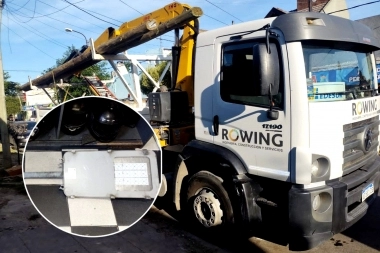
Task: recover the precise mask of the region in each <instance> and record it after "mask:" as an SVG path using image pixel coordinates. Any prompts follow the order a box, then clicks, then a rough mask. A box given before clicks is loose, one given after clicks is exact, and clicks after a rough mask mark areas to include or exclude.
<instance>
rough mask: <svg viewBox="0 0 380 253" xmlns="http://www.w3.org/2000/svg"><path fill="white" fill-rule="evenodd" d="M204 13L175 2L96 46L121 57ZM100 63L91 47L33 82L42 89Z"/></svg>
mask: <svg viewBox="0 0 380 253" xmlns="http://www.w3.org/2000/svg"><path fill="white" fill-rule="evenodd" d="M202 14H203V12H202V10H201V9H200V8H198V7H193V8H190V7H189V6H188V5H186V4H180V3H177V2H174V3H172V4H169V5H166V6H165V7H164V8H161V9H159V10H156V11H154V12H152V13H149V14H147V15H144V16H142V17H140V18H137V19H135V20H132V21H130V22H126V23H124V24H122V25H121V26H120V27H119V28H118V29H113V28H108V29H107V30H106V31H104V32H103V33H102V35H100V36H99V37H98V38H97V39H96V41H95V43H94V44H95V45H94V47H95V50H96V52H97V53H98V54H118V53H120V52H123V51H125V50H127V49H130V48H132V47H135V46H138V45H140V44H143V43H145V42H147V41H149V40H152V39H154V38H156V37H158V36H160V35H162V34H164V33H167V32H169V31H171V30H174V29H177V28H183V27H184V26H186V25H187V24H190V25H191V24H192V21H193V20H195V19H197V18H198V17H200V16H201V15H202ZM97 62H98V60H94V59H92V57H91V49H90V48H88V49H87V50H86V51H84V52H83V53H82V54H81V55H79V56H78V57H75V58H73V59H71V60H69V61H67V62H66V63H64V64H63V65H61V66H58V67H57V68H56V69H54V70H52V71H50V72H48V73H46V74H44V75H43V76H41V77H38V78H36V79H34V80H32V81H31V83H32V84H33V85H34V86H37V87H39V88H43V87H47V86H49V85H50V84H51V83H53V82H54V80H56V81H58V80H59V79H63V78H66V77H68V76H70V75H72V74H74V73H77V72H80V71H81V70H83V69H85V68H87V67H89V66H91V65H93V64H96V63H97ZM20 89H21V90H24V91H27V90H30V89H31V86H30V83H26V84H24V85H22V86H21V87H20Z"/></svg>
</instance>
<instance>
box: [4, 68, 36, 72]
mask: <svg viewBox="0 0 380 253" xmlns="http://www.w3.org/2000/svg"><path fill="white" fill-rule="evenodd" d="M4 71H6V72H37V73H41V71H37V70H28V69H4Z"/></svg>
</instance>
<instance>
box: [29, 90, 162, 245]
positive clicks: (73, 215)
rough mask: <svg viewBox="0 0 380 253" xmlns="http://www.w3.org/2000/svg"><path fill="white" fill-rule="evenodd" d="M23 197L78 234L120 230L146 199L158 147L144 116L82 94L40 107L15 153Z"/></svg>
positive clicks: (154, 178) (154, 188)
mask: <svg viewBox="0 0 380 253" xmlns="http://www.w3.org/2000/svg"><path fill="white" fill-rule="evenodd" d="M23 177H24V183H25V187H26V189H27V192H28V195H29V198H30V200H31V201H32V202H33V204H34V206H35V207H36V209H37V210H38V211H39V212H40V214H41V215H42V216H43V217H44V218H45V219H47V220H48V221H49V222H50V223H52V224H53V225H55V226H56V227H58V228H60V229H61V230H64V231H66V232H69V233H72V234H75V235H80V236H89V237H96V236H105V235H110V234H114V233H117V232H120V231H122V230H124V229H127V228H128V227H130V226H131V225H133V224H134V223H135V222H137V221H138V220H139V219H140V218H141V217H142V216H143V215H144V214H145V213H146V212H147V211H148V210H149V208H150V207H151V206H152V204H153V202H154V200H155V198H156V197H157V194H158V191H159V189H160V183H161V148H160V145H159V142H158V140H157V138H156V137H155V134H154V132H153V129H152V128H151V126H150V125H149V123H148V122H147V121H146V120H145V118H144V117H143V116H142V115H141V114H139V113H137V112H136V111H135V110H133V109H131V108H130V107H128V106H127V105H125V104H123V103H121V102H119V101H116V100H113V99H108V98H104V97H82V98H78V99H73V100H70V101H68V102H65V103H63V104H61V105H59V106H57V107H55V108H54V109H52V110H51V111H50V112H48V113H47V114H46V115H45V116H44V117H43V118H42V119H41V120H40V121H39V122H38V123H37V125H36V127H35V128H34V129H33V132H32V134H31V136H30V138H29V140H28V142H27V145H26V148H25V152H24V156H23Z"/></svg>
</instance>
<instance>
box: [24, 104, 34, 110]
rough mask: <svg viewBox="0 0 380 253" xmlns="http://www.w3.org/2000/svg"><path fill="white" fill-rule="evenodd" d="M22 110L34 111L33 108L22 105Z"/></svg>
mask: <svg viewBox="0 0 380 253" xmlns="http://www.w3.org/2000/svg"><path fill="white" fill-rule="evenodd" d="M22 110H23V111H34V110H35V108H34V106H30V105H24V106H23V107H22Z"/></svg>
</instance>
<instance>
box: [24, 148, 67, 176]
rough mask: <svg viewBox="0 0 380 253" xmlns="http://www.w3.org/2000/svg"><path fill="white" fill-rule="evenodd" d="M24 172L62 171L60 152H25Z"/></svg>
mask: <svg viewBox="0 0 380 253" xmlns="http://www.w3.org/2000/svg"><path fill="white" fill-rule="evenodd" d="M25 164H27V165H28V166H24V169H25V172H62V152H60V151H51V152H38V151H28V152H25Z"/></svg>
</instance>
